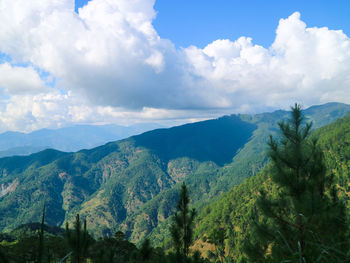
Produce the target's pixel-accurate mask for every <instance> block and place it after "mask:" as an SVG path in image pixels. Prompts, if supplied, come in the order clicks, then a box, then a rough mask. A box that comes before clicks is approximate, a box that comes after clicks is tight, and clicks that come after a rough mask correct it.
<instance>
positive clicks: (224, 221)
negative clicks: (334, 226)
mask: <svg viewBox="0 0 350 263" xmlns="http://www.w3.org/2000/svg"><path fill="white" fill-rule="evenodd" d="M313 136H315V137H317V138H319V139H318V142H319V144H320V146H321V147H322V149H323V151H324V153H325V158H326V166H327V170H328V174H329V175H333V176H334V180H335V183H336V186H337V191H338V193H339V196H340V198H341V199H342V200H344V201H345V202H346V206H347V208H348V209H347V213H348V214H349V211H350V210H349V208H350V201H349V200H350V199H349V194H350V188H349V185H350V176H349V171H350V116H349V115H347V116H346V117H344V118H341V119H338V120H337V121H335V122H334V123H332V124H330V125H328V126H325V127H322V128H320V129H318V130H316V131H315V132H314V134H313ZM269 169H270V168H269V166H267V167H265V168H264V169H263V171H262V172H261V173H260V174H258V175H257V176H254V177H250V178H247V179H246V180H244V182H243V183H242V184H240V185H238V186H235V187H234V188H232V189H231V190H230V191H228V192H227V193H225V194H224V195H223V196H221V197H220V199H219V200H218V201H216V202H213V203H211V204H210V205H208V206H207V207H205V208H204V209H203V210H202V213H201V214H200V216H199V217H198V218H197V222H198V225H197V227H196V240H197V241H196V244H195V246H194V247H195V248H197V249H200V250H201V251H202V253H203V254H204V255H207V254H208V251H209V250H211V249H212V248H210V245H209V244H208V240H207V237H208V236H210V235H211V234H212V231H213V229H216V228H220V227H224V228H225V231H226V233H227V239H226V252H227V253H228V254H229V255H230V256H231V257H233V258H234V259H235V260H237V262H244V259H243V247H244V244H245V240H246V239H247V237H249V236H250V233H251V232H252V225H253V224H252V223H251V222H252V218H253V217H254V215H255V214H256V206H257V199H258V196H259V194H258V193H259V192H260V191H261V190H264V191H266V192H267V193H268V196H273V195H275V194H276V193H277V191H278V188H277V186H276V185H274V184H273V183H272V181H271V179H270V177H269V173H270V171H269ZM349 215H350V214H349ZM329 245H331V244H329ZM209 254H210V253H209Z"/></svg>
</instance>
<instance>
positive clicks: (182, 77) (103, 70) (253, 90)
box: [0, 0, 350, 130]
mask: <svg viewBox="0 0 350 263" xmlns="http://www.w3.org/2000/svg"><path fill="white" fill-rule="evenodd" d="M153 6H154V0H92V1H90V2H89V3H88V4H87V5H86V6H84V7H83V8H80V9H79V12H78V14H77V13H75V12H74V0H54V1H53V0H41V1H34V2H33V1H31V2H30V3H29V2H28V1H26V0H3V1H1V2H0V24H2V25H6V26H2V27H0V53H2V54H3V55H5V56H3V57H5V58H6V59H2V62H1V60H0V100H1V106H0V130H6V129H12V130H33V129H36V128H41V127H54V126H63V125H66V124H69V123H89V122H118V123H123V124H127V123H128V122H133V121H142V120H147V121H150V120H165V119H184V120H187V119H190V118H207V117H212V116H217V115H220V114H224V113H229V112H230V113H233V112H257V111H262V110H265V109H267V108H286V107H288V106H289V105H291V104H293V103H294V102H296V101H297V102H301V103H303V104H304V105H305V106H309V105H312V104H319V103H324V102H328V101H339V102H345V103H350V88H349V86H350V85H349V84H350V39H349V37H348V36H346V35H345V34H344V33H343V32H342V31H341V30H330V29H328V28H316V27H315V28H308V27H307V26H306V24H305V23H304V22H303V21H302V20H301V18H300V14H299V13H298V12H296V13H294V14H292V15H291V16H290V17H288V18H286V19H281V20H280V21H279V25H278V27H277V30H276V37H275V40H274V42H273V44H272V45H271V46H270V47H269V48H268V49H267V48H264V47H262V46H259V45H257V44H254V43H253V41H252V39H251V38H249V37H241V38H239V39H237V40H229V39H219V40H216V41H214V42H212V43H209V44H208V45H207V46H206V47H205V48H203V49H201V48H198V47H196V46H190V47H185V48H179V47H175V46H174V44H173V43H172V42H171V40H167V39H162V38H161V37H160V36H159V35H158V33H157V32H156V30H155V29H154V27H153V25H152V21H153V20H154V19H156V12H155V10H154V8H153ZM0 58H1V56H0Z"/></svg>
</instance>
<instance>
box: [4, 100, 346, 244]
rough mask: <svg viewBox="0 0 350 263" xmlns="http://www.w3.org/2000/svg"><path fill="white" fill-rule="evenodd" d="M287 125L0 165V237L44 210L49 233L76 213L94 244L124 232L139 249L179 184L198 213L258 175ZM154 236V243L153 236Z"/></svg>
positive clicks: (332, 113)
mask: <svg viewBox="0 0 350 263" xmlns="http://www.w3.org/2000/svg"><path fill="white" fill-rule="evenodd" d="M348 111H350V106H349V105H345V104H337V103H332V104H326V105H322V106H317V108H314V107H311V108H309V109H307V110H306V111H305V114H306V116H307V117H308V118H309V119H311V120H313V121H314V123H315V126H316V127H317V126H322V125H324V124H328V123H331V122H333V121H335V120H336V119H337V118H339V117H342V116H344V114H345V113H346V112H348ZM320 112H322V114H320ZM286 117H288V112H287V111H276V112H273V113H265V114H257V115H254V116H250V115H231V116H225V117H222V118H219V119H216V120H208V121H203V122H198V123H193V124H187V125H183V126H178V127H173V128H170V129H158V130H154V131H150V132H146V133H144V134H141V135H138V136H133V137H130V138H129V139H125V140H121V141H117V142H112V143H108V144H106V145H103V146H100V147H97V148H94V149H91V150H83V151H79V152H76V153H64V152H59V151H55V150H46V151H43V152H40V153H37V154H33V155H30V156H23V157H7V158H2V159H0V185H1V188H0V215H1V217H0V231H9V230H11V229H13V228H15V227H17V226H19V225H21V224H23V223H28V222H39V221H40V215H41V211H42V207H43V205H44V203H45V204H46V207H47V215H46V219H47V220H46V223H48V224H50V225H56V226H62V225H63V224H64V222H65V221H72V220H73V218H74V216H75V214H76V213H80V214H81V216H82V217H84V218H86V219H87V223H88V228H89V230H90V231H91V232H92V233H94V234H95V235H97V236H98V235H102V234H107V233H110V232H114V231H115V230H123V231H125V232H126V234H127V236H129V237H130V238H131V240H133V241H139V240H141V239H142V238H143V237H145V236H146V235H147V234H149V233H150V232H151V231H152V230H153V229H155V228H156V227H157V226H158V225H159V224H160V223H161V222H164V220H165V219H166V218H168V217H169V216H170V215H171V214H172V212H173V209H174V206H175V204H176V199H177V193H178V187H179V183H180V182H182V181H183V180H184V181H186V183H187V185H188V188H189V189H191V198H192V200H193V201H194V205H195V206H196V207H198V208H201V207H203V206H204V205H206V204H208V203H209V202H211V201H213V200H214V198H216V197H218V196H219V195H220V194H221V193H223V192H226V191H227V190H229V189H230V188H231V187H233V186H234V185H237V184H239V183H241V182H242V181H243V179H244V178H246V177H249V176H251V175H254V174H256V173H258V172H259V171H260V170H261V168H262V167H263V166H264V165H265V163H266V155H265V152H264V151H265V148H266V139H267V137H268V135H269V134H274V133H275V132H276V129H277V125H276V124H277V122H278V121H280V120H281V119H283V118H286ZM153 236H154V238H159V235H157V229H156V230H154V233H153Z"/></svg>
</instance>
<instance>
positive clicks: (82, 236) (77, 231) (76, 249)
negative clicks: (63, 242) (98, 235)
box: [66, 214, 91, 263]
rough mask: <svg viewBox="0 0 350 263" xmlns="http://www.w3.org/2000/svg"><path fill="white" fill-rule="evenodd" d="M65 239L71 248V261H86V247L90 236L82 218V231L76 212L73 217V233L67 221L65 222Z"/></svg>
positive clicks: (77, 262)
mask: <svg viewBox="0 0 350 263" xmlns="http://www.w3.org/2000/svg"><path fill="white" fill-rule="evenodd" d="M66 239H67V241H68V245H69V247H70V248H71V252H72V256H71V257H72V262H74V263H82V262H86V259H87V252H88V248H89V246H90V245H91V237H90V236H89V234H88V232H87V229H86V220H84V223H83V231H82V229H81V222H80V217H79V214H77V215H76V218H75V222H74V233H73V234H72V233H71V230H70V229H69V225H68V222H67V223H66Z"/></svg>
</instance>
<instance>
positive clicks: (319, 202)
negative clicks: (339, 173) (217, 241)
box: [246, 104, 349, 262]
mask: <svg viewBox="0 0 350 263" xmlns="http://www.w3.org/2000/svg"><path fill="white" fill-rule="evenodd" d="M279 128H280V132H281V138H280V140H279V141H276V140H275V139H273V138H272V137H270V142H269V147H270V152H269V156H270V159H271V163H270V166H269V168H268V169H269V174H270V179H271V180H272V182H273V183H274V184H276V185H277V187H278V191H277V193H273V194H271V193H265V192H260V198H259V201H258V203H257V215H256V217H255V231H254V234H253V235H252V236H251V237H250V238H249V239H250V240H249V242H248V243H249V245H248V246H247V247H246V253H247V255H248V258H249V259H250V261H251V262H345V261H346V253H347V251H348V248H349V246H348V241H347V225H346V217H345V207H344V204H343V203H342V202H340V201H339V200H338V198H337V192H336V190H335V188H334V184H333V182H332V176H331V175H330V174H329V173H328V172H327V169H326V166H325V163H324V156H323V152H322V150H321V149H320V147H319V146H318V145H317V140H316V139H314V138H313V139H310V131H311V124H310V123H305V118H304V116H303V114H302V111H301V107H300V105H298V104H295V106H294V107H292V113H291V119H289V120H288V121H287V122H281V123H279Z"/></svg>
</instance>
